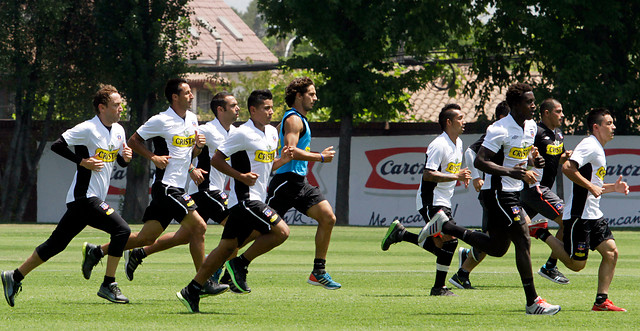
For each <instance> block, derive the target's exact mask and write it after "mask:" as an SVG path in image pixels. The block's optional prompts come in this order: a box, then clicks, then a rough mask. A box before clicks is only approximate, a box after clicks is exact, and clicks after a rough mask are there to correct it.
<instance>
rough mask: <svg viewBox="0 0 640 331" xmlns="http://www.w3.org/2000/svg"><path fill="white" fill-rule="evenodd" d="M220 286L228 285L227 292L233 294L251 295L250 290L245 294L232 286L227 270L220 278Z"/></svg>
mask: <svg viewBox="0 0 640 331" xmlns="http://www.w3.org/2000/svg"><path fill="white" fill-rule="evenodd" d="M220 284H227V285H229V291H230V292H231V293H234V294H248V293H251V289H249V291H247V292H242V291H241V290H239V289H238V288H237V287H236V286H235V285H233V281H231V276H229V271H227V269H225V270H224V274H222V277H220Z"/></svg>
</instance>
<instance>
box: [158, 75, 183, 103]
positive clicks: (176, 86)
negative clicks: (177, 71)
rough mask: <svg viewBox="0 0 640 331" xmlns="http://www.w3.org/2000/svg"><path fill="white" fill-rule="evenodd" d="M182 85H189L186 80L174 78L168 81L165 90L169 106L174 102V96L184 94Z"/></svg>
mask: <svg viewBox="0 0 640 331" xmlns="http://www.w3.org/2000/svg"><path fill="white" fill-rule="evenodd" d="M182 84H187V85H189V83H187V80H186V79H184V78H172V79H169V80H168V81H167V85H166V86H165V88H164V96H165V97H166V98H167V101H168V102H169V104H171V103H172V102H173V95H174V94H177V95H180V92H182V88H183V86H182Z"/></svg>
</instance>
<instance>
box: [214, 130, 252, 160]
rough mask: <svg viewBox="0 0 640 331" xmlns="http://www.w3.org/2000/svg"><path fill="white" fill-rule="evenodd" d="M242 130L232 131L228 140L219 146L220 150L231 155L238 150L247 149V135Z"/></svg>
mask: <svg viewBox="0 0 640 331" xmlns="http://www.w3.org/2000/svg"><path fill="white" fill-rule="evenodd" d="M240 131H241V130H235V131H234V132H232V133H231V134H230V135H229V137H227V140H225V141H224V142H223V143H222V144H221V145H220V146H218V150H219V151H220V152H222V154H224V155H226V156H227V157H229V156H231V155H233V154H234V153H236V152H238V151H242V150H245V149H246V148H245V142H246V141H247V137H245V135H243V134H242V133H241V132H240Z"/></svg>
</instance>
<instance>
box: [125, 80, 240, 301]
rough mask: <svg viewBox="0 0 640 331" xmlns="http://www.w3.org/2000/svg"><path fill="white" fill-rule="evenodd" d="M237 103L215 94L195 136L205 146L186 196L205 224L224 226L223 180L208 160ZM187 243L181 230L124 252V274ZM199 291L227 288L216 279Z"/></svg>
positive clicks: (210, 292)
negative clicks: (206, 119) (209, 118)
mask: <svg viewBox="0 0 640 331" xmlns="http://www.w3.org/2000/svg"><path fill="white" fill-rule="evenodd" d="M239 110H240V107H238V101H236V98H235V97H234V96H233V95H232V94H230V93H227V92H220V93H218V94H216V95H215V96H214V97H213V99H212V100H211V111H212V112H213V114H214V115H215V118H214V119H213V121H210V122H207V123H206V124H203V125H200V126H198V129H197V131H198V133H200V134H203V135H204V136H205V139H206V145H205V147H204V148H203V149H202V152H201V153H200V155H198V163H197V165H196V168H191V169H192V170H191V172H190V173H189V175H190V176H191V178H192V179H193V180H190V181H189V183H188V190H187V193H188V194H189V195H191V198H192V199H193V201H195V202H196V205H198V208H197V211H198V214H200V216H202V218H203V219H204V220H205V221H206V220H208V219H211V220H212V221H214V222H216V223H219V224H222V225H224V222H225V221H226V218H227V215H229V210H228V209H227V195H226V194H225V193H224V184H225V180H226V178H227V177H226V176H225V175H224V174H223V173H221V172H219V171H217V170H215V169H213V171H212V170H211V169H210V168H211V157H212V156H213V153H214V152H215V150H216V149H217V148H218V146H219V145H220V144H222V142H224V141H225V140H226V139H227V137H228V135H229V134H230V133H231V132H233V130H234V129H235V127H234V126H233V125H232V124H233V122H235V120H236V119H237V118H238V112H239ZM188 243H189V233H188V231H187V230H185V229H184V228H180V229H179V230H178V231H177V232H171V233H166V234H164V235H162V237H160V238H158V240H156V242H155V243H154V244H153V245H151V246H146V247H140V248H134V249H133V250H130V251H125V252H124V258H125V263H126V265H127V268H126V274H127V278H128V279H129V280H133V273H134V272H135V270H136V268H137V267H138V265H140V264H141V263H142V260H143V259H144V258H145V257H147V256H149V255H150V254H153V253H157V252H160V251H163V250H166V249H169V248H171V247H175V246H178V245H185V244H188ZM206 285H207V286H204V287H203V293H202V295H217V294H221V293H223V292H224V291H226V290H227V289H228V288H229V286H228V285H226V284H219V283H218V282H217V279H211V280H210V281H209V282H208V283H207V284H206Z"/></svg>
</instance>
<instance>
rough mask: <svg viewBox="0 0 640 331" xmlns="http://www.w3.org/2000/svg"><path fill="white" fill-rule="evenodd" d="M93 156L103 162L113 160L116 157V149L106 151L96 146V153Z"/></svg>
mask: <svg viewBox="0 0 640 331" xmlns="http://www.w3.org/2000/svg"><path fill="white" fill-rule="evenodd" d="M94 157H95V158H96V159H98V160H102V161H103V162H115V160H116V158H117V157H118V150H117V149H116V150H115V151H108V150H106V149H102V148H98V149H96V155H95V156H94Z"/></svg>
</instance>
